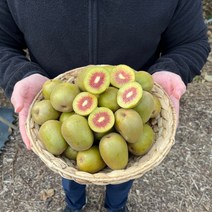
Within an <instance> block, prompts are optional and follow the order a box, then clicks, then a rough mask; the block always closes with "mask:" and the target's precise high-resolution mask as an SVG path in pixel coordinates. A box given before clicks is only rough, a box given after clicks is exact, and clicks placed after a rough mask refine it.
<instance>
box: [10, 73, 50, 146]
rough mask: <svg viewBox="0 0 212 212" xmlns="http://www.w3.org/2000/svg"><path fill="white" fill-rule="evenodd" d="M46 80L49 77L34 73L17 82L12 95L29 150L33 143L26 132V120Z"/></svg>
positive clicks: (22, 133) (21, 130)
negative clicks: (31, 105)
mask: <svg viewBox="0 0 212 212" xmlns="http://www.w3.org/2000/svg"><path fill="white" fill-rule="evenodd" d="M46 80H48V78H46V77H44V76H42V75H40V74H32V75H30V76H28V77H26V78H24V79H22V80H20V81H18V82H17V83H16V84H15V86H14V89H13V93H12V97H11V102H12V104H13V106H14V109H15V112H16V113H19V129H20V133H21V136H22V139H23V141H24V143H25V145H26V147H27V149H29V150H30V149H31V145H30V141H29V139H28V137H27V134H26V130H25V122H26V119H27V114H28V110H29V107H30V104H31V103H32V101H33V99H34V97H35V96H36V94H37V93H38V92H39V91H40V89H41V88H42V85H43V83H44V82H45V81H46Z"/></svg>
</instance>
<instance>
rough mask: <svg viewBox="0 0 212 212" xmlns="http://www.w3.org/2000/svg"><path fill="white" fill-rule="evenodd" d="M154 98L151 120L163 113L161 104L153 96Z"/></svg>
mask: <svg viewBox="0 0 212 212" xmlns="http://www.w3.org/2000/svg"><path fill="white" fill-rule="evenodd" d="M153 98H154V109H153V111H152V114H151V118H156V117H157V116H158V115H159V114H160V112H161V103H160V100H159V98H158V97H157V96H155V95H153Z"/></svg>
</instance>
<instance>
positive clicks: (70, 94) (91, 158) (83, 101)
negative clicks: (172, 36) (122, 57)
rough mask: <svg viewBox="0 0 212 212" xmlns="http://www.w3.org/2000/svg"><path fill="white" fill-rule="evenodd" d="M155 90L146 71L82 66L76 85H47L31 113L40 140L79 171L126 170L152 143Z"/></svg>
mask: <svg viewBox="0 0 212 212" xmlns="http://www.w3.org/2000/svg"><path fill="white" fill-rule="evenodd" d="M153 86H154V81H153V78H152V76H151V75H150V74H149V73H148V72H146V71H135V70H134V69H132V68H131V67H129V66H127V65H123V64H121V65H105V66H99V65H92V66H88V67H85V68H83V69H82V71H80V72H79V73H78V75H77V77H76V80H75V82H74V83H69V82H64V81H61V80H58V79H53V80H48V81H46V82H45V83H44V84H43V87H42V95H43V99H42V100H40V101H37V102H36V103H35V104H34V105H33V107H32V110H31V116H32V119H33V121H34V122H35V123H36V124H38V125H39V133H38V136H39V139H40V141H41V142H42V143H43V145H44V147H45V148H46V150H47V151H49V152H50V153H52V154H53V155H55V156H63V157H66V158H68V159H70V160H75V162H76V163H75V164H76V168H77V169H79V170H81V171H86V172H89V173H96V172H98V171H100V170H102V169H104V168H105V167H109V168H110V169H112V170H118V169H124V168H126V166H127V164H128V161H129V156H130V154H132V155H136V156H142V155H144V154H146V153H147V152H148V151H149V150H150V148H151V146H152V144H153V143H154V139H155V134H154V131H153V129H152V127H151V125H150V124H149V121H150V120H151V119H153V118H156V117H157V116H158V115H159V114H160V111H161V104H160V101H159V99H158V98H157V97H156V96H155V95H154V94H153V92H152V89H153Z"/></svg>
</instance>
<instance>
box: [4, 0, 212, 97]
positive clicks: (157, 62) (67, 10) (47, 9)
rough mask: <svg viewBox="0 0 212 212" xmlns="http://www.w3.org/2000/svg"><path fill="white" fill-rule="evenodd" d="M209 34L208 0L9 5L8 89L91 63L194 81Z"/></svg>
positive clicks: (37, 0)
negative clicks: (204, 0) (204, 2)
mask: <svg viewBox="0 0 212 212" xmlns="http://www.w3.org/2000/svg"><path fill="white" fill-rule="evenodd" d="M206 31H207V29H206V26H205V24H204V20H203V17H202V8H201V0H132V1H129V0H77V1H76V0H49V1H47V0H18V1H16V0H1V1H0V74H1V77H0V86H1V87H3V89H4V90H5V93H6V95H7V96H8V97H10V95H11V93H12V89H13V87H14V84H15V83H16V82H17V81H18V80H20V79H22V78H23V77H25V76H27V75H30V74H33V73H40V74H43V75H46V76H48V77H50V78H53V77H55V76H57V75H58V74H60V73H61V72H64V71H67V70H69V69H72V68H76V67H79V66H84V65H88V64H112V65H116V64H127V65H129V66H131V67H133V68H134V69H136V70H141V69H143V70H146V71H149V72H150V73H153V72H155V71H160V70H167V71H171V72H174V73H177V74H179V75H180V76H181V77H182V79H183V81H184V82H185V83H186V84H187V83H188V82H190V81H191V80H192V78H193V77H194V76H195V75H197V74H200V70H201V68H202V66H203V65H204V63H205V62H206V58H207V56H208V53H209V44H208V41H207V36H206ZM26 48H28V49H29V54H30V59H31V61H29V60H28V59H27V58H26V57H25V54H24V51H23V49H26ZM160 56H161V57H160Z"/></svg>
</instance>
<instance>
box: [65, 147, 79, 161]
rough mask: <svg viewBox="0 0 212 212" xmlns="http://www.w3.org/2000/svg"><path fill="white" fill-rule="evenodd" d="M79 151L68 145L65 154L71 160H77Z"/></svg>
mask: <svg viewBox="0 0 212 212" xmlns="http://www.w3.org/2000/svg"><path fill="white" fill-rule="evenodd" d="M77 153H78V152H77V151H76V150H74V149H72V148H71V147H70V146H68V147H67V149H66V150H65V151H64V152H63V156H65V157H66V158H68V159H70V160H76V157H77Z"/></svg>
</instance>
